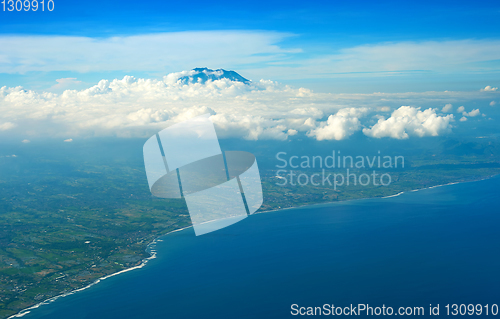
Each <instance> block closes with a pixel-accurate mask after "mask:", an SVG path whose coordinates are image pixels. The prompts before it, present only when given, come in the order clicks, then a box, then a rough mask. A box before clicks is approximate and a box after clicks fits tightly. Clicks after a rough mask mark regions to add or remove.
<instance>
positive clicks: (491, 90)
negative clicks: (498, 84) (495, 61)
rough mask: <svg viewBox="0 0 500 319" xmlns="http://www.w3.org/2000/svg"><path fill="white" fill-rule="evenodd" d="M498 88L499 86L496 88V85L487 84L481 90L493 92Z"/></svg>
mask: <svg viewBox="0 0 500 319" xmlns="http://www.w3.org/2000/svg"><path fill="white" fill-rule="evenodd" d="M496 90H498V88H494V87H491V86H489V85H488V86H486V87H485V88H484V89H481V92H493V91H496Z"/></svg>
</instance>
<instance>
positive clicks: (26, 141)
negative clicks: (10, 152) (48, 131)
mask: <svg viewBox="0 0 500 319" xmlns="http://www.w3.org/2000/svg"><path fill="white" fill-rule="evenodd" d="M30 142H31V141H30V140H22V141H21V143H24V144H28V143H30Z"/></svg>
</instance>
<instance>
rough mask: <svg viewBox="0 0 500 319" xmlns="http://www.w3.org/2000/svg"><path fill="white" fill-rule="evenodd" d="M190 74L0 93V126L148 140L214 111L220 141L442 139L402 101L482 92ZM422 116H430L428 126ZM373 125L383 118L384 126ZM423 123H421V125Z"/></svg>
mask: <svg viewBox="0 0 500 319" xmlns="http://www.w3.org/2000/svg"><path fill="white" fill-rule="evenodd" d="M189 72H190V71H186V72H178V73H175V74H169V75H167V76H165V77H164V78H163V79H161V80H155V79H136V78H134V77H132V76H125V77H124V78H123V79H115V80H111V81H109V80H101V81H99V83H97V84H96V85H94V86H92V87H88V88H86V89H82V90H66V91H64V92H63V93H61V94H55V93H51V92H36V91H32V90H25V89H23V88H22V87H11V88H8V87H2V88H0V123H11V124H8V127H9V128H12V123H16V124H15V125H17V127H16V129H15V133H16V134H19V135H21V136H23V138H24V137H27V138H29V137H30V136H37V137H57V138H61V139H62V140H64V139H67V137H68V136H71V137H72V138H75V137H82V136H83V137H90V136H120V137H149V136H151V135H152V134H154V133H156V132H157V131H159V130H161V129H163V128H165V127H168V126H170V125H172V124H174V123H178V122H180V121H183V120H185V119H188V118H191V117H193V116H196V115H200V114H204V113H210V114H211V115H212V116H211V119H212V121H213V122H214V123H215V125H216V128H217V132H218V134H219V135H220V136H221V137H240V138H245V139H250V140H255V139H278V140H283V139H286V138H288V136H291V135H297V134H299V133H302V134H307V135H309V136H310V137H312V138H317V139H342V138H347V137H349V136H350V135H352V134H353V133H354V132H356V131H359V130H361V129H362V128H363V127H370V126H373V127H372V128H369V129H367V130H366V132H367V133H366V134H367V135H370V136H376V137H378V136H379V135H384V134H388V133H383V132H382V131H384V130H383V129H381V126H382V125H386V126H387V125H389V124H390V121H395V122H396V123H395V124H394V125H396V124H397V125H402V127H403V130H402V131H397V132H394V133H391V134H388V135H387V136H393V137H395V138H403V137H404V134H408V135H415V136H425V135H434V134H441V132H443V131H444V130H443V129H441V128H440V127H439V125H438V124H439V123H442V122H443V121H445V120H444V119H448V120H449V119H450V117H446V116H445V117H443V116H437V115H436V114H435V111H432V112H431V113H433V114H429V112H430V111H428V110H426V111H423V112H422V111H418V112H417V111H415V115H414V116H415V117H417V119H416V120H415V119H413V120H410V117H407V118H406V119H405V120H404V121H407V120H408V123H406V124H404V123H401V121H400V120H396V119H395V118H394V116H395V114H396V115H397V114H398V112H401V110H402V108H400V106H401V105H402V104H403V103H411V104H413V105H420V106H422V107H423V108H428V107H434V106H436V105H444V104H445V103H446V102H449V101H453V102H454V103H455V101H463V100H464V99H475V98H478V96H481V95H482V94H483V93H480V92H479V91H476V92H422V93H414V92H407V93H373V94H332V93H315V92H312V91H310V90H307V89H304V88H298V89H295V88H292V87H289V86H287V85H282V84H279V83H276V82H273V81H268V80H260V81H254V82H252V83H251V84H243V83H240V82H232V81H229V80H225V79H223V80H217V81H208V82H207V83H205V84H201V83H196V84H187V85H185V84H182V83H178V82H177V79H178V78H179V77H180V76H183V75H185V74H186V73H189ZM457 103H458V102H457ZM425 105H427V106H425ZM396 108H399V109H398V110H396V111H395V113H392V114H393V115H392V116H391V117H390V118H389V119H387V120H386V119H385V118H386V117H387V116H383V115H384V113H385V112H387V111H390V110H391V109H396ZM406 108H409V107H406ZM410 109H415V110H417V109H416V108H410ZM459 109H460V108H459ZM462 112H463V107H462ZM421 113H423V114H425V116H426V117H425V118H424V119H422V120H421V119H420V117H421V115H420V114H421ZM422 116H423V115H422ZM325 119H327V120H326V121H325ZM373 119H379V123H375V122H374V121H373ZM387 121H389V122H387ZM418 121H421V122H422V123H420V124H419V125H416V124H415V123H417V122H418ZM440 121H441V122H440ZM386 122H387V123H386ZM382 123H386V124H382ZM423 123H425V124H423ZM2 125H5V124H2ZM435 126H437V128H435ZM445 126H446V125H445ZM5 127H7V126H5ZM392 129H393V128H392ZM9 134H11V133H10V132H9Z"/></svg>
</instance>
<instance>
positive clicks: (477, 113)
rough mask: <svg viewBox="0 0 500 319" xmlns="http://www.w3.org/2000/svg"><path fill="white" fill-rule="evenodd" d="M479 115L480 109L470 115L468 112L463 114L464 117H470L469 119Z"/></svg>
mask: <svg viewBox="0 0 500 319" xmlns="http://www.w3.org/2000/svg"><path fill="white" fill-rule="evenodd" d="M479 114H481V112H480V111H479V109H475V110H472V111H470V112H469V113H467V112H463V113H462V115H463V116H469V117H474V116H478V115H479Z"/></svg>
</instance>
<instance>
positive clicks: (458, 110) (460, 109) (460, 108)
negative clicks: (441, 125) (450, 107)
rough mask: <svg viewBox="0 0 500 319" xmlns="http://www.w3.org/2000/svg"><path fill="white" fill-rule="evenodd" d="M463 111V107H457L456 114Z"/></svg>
mask: <svg viewBox="0 0 500 319" xmlns="http://www.w3.org/2000/svg"><path fill="white" fill-rule="evenodd" d="M464 110H465V107H463V106H459V107H458V109H457V113H462V112H463V111H464Z"/></svg>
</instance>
